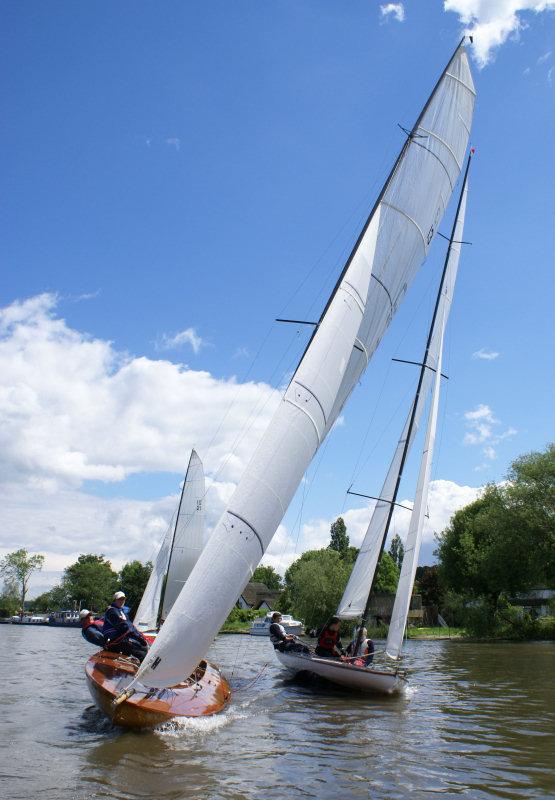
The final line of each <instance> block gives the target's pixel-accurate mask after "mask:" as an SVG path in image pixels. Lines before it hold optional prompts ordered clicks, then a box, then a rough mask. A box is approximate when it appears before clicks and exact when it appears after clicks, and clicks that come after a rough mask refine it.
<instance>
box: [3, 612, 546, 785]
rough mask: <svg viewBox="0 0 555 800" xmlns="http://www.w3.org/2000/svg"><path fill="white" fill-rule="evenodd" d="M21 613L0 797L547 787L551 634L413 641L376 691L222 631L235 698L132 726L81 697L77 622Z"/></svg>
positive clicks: (7, 677)
mask: <svg viewBox="0 0 555 800" xmlns="http://www.w3.org/2000/svg"><path fill="white" fill-rule="evenodd" d="M18 627H19V626H7V625H4V626H0V637H1V641H0V652H1V653H3V654H4V657H3V658H2V662H1V664H0V692H1V693H2V696H1V702H2V707H3V722H4V731H6V732H7V736H6V737H5V738H6V745H5V746H4V747H3V748H2V750H0V758H1V759H2V762H3V768H2V770H1V772H2V775H1V776H0V781H1V785H0V789H1V791H2V795H3V796H4V797H6V798H10V800H31V798H32V800H35V798H36V797H39V796H40V797H41V800H94V799H95V798H116V799H117V800H120V799H121V800H140V799H141V798H151V800H152V798H164V799H166V798H167V800H205V799H206V800H220V798H225V800H235V798H237V800H259V798H261V797H264V798H265V800H283V798H305V797H306V798H318V800H328V798H329V800H331V799H332V798H333V800H336V799H337V798H338V797H342V796H348V797H349V798H364V800H367V798H369V797H372V798H373V800H374V799H375V800H381V798H396V799H397V798H404V797H408V796H409V795H410V797H411V800H424V798H426V799H428V798H429V796H430V795H435V794H441V795H446V796H451V795H458V794H463V795H465V796H466V797H471V798H472V800H491V798H498V797H504V798H517V797H518V798H519V799H520V798H523V799H525V798H542V797H550V796H555V785H554V783H553V777H552V770H551V761H552V752H553V750H554V748H553V730H554V728H555V724H554V723H555V688H554V683H555V682H553V681H552V680H551V681H550V680H549V676H550V675H551V676H553V662H554V656H555V645H553V644H552V643H536V644H534V643H532V644H531V643H526V644H524V645H522V646H520V645H505V644H501V643H498V644H497V643H496V644H488V645H484V646H477V645H476V644H474V643H472V644H471V643H464V642H448V641H443V642H425V643H424V642H422V643H420V642H409V643H408V647H407V653H406V663H407V665H408V668H409V671H410V673H411V676H412V677H411V682H410V684H409V686H408V688H407V689H406V691H405V692H404V693H403V694H402V695H398V696H395V697H386V698H382V697H360V696H356V695H351V694H349V693H347V692H321V693H317V692H315V691H314V689H313V688H310V687H309V686H299V685H298V684H295V683H291V682H290V681H288V680H286V679H285V676H284V673H283V672H282V670H281V668H280V666H279V664H278V663H277V662H276V661H274V660H273V652H272V649H271V646H270V645H269V643H268V641H266V640H260V639H257V638H255V637H248V636H246V637H241V636H238V637H222V638H221V639H220V640H218V641H217V643H216V647H215V648H214V649H213V652H212V659H213V660H214V661H215V662H216V663H218V664H219V665H220V666H221V667H222V668H223V671H224V674H227V675H228V676H231V686H232V688H233V690H234V692H233V695H232V702H231V704H230V706H229V707H228V708H227V709H226V710H225V711H224V712H223V713H222V714H220V715H217V716H214V717H207V718H200V719H189V720H183V721H179V722H174V723H170V724H168V725H166V726H164V727H163V728H160V729H159V730H156V731H145V732H142V733H136V732H130V731H124V730H122V729H120V728H114V727H112V725H111V724H110V723H109V722H108V721H107V720H106V719H105V718H104V717H103V716H102V715H101V714H100V712H98V711H97V710H96V709H95V708H94V707H91V702H90V696H89V694H88V691H87V688H86V684H85V680H84V664H85V661H86V658H87V657H88V655H89V654H90V652H91V649H90V648H89V647H88V646H87V645H86V643H85V642H84V641H83V639H82V637H81V636H80V635H79V631H75V630H63V629H50V630H45V631H42V630H37V629H35V631H33V630H32V629H24V630H21V629H20V630H17V628H18ZM10 628H13V629H15V630H10ZM3 629H7V630H3ZM24 645H25V646H24ZM7 653H9V654H10V657H9V658H6V654H7ZM264 665H266V666H265V668H264V669H262V668H263V667H264ZM22 753H25V754H29V753H32V760H33V770H32V771H30V770H29V771H26V772H25V774H24V775H22V774H20V771H19V769H18V768H19V767H20V765H21V754H22Z"/></svg>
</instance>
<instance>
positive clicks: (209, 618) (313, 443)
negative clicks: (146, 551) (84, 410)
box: [137, 46, 474, 687]
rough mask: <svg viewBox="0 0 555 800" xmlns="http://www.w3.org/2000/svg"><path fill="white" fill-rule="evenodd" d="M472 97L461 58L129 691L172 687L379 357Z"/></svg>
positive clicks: (411, 143) (457, 166)
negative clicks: (140, 685)
mask: <svg viewBox="0 0 555 800" xmlns="http://www.w3.org/2000/svg"><path fill="white" fill-rule="evenodd" d="M473 105H474V87H473V83H472V77H471V75H470V69H469V65H468V59H467V55H466V51H465V49H464V47H463V46H460V47H459V48H458V49H457V51H456V53H455V55H454V56H453V58H452V59H451V61H450V63H449V65H448V67H447V69H446V71H445V72H444V73H443V75H442V77H441V79H440V81H439V82H438V84H437V86H436V88H435V90H434V92H433V93H432V96H431V97H430V99H429V101H428V103H427V104H426V106H425V109H424V112H423V113H422V114H421V115H420V117H419V120H418V122H417V124H416V126H415V128H414V129H413V131H412V132H411V134H410V136H409V137H408V139H407V141H406V143H405V145H404V147H403V150H402V153H401V155H400V157H399V159H398V161H397V163H396V166H395V168H394V170H393V172H392V174H391V175H390V177H389V179H388V181H387V183H386V186H385V188H384V190H383V191H382V193H381V195H380V198H379V201H378V203H377V204H376V206H375V207H374V209H373V211H372V213H371V215H370V217H369V219H368V222H367V224H366V226H365V228H364V230H363V231H362V233H361V235H360V237H359V240H358V242H357V244H356V246H355V248H354V250H353V253H352V254H351V256H350V258H349V261H348V262H347V265H346V267H345V270H344V271H343V274H342V276H341V278H340V280H339V282H338V285H337V287H336V289H335V291H334V293H333V295H332V297H331V298H330V301H329V303H328V305H327V307H326V310H325V312H324V314H323V316H322V318H321V320H320V322H319V325H318V327H317V329H316V331H315V332H314V335H313V337H312V339H311V341H310V344H309V346H308V348H307V350H306V352H305V354H304V356H303V358H302V359H301V362H300V364H299V366H298V368H297V370H296V372H295V374H294V376H293V379H292V381H291V383H290V385H289V387H288V389H287V391H286V393H285V396H284V398H283V400H282V402H281V403H280V406H279V407H278V409H277V411H276V413H275V415H274V417H273V419H272V420H271V422H270V424H269V426H268V428H267V430H266V433H265V434H264V436H263V438H262V440H261V442H260V444H259V446H258V448H257V450H256V452H255V454H254V456H253V458H252V459H251V462H250V463H249V465H248V466H247V469H246V470H245V473H244V475H243V477H242V478H241V481H240V482H239V484H238V486H237V489H236V490H235V493H234V494H233V496H232V498H231V501H230V503H229V505H228V507H227V509H226V510H225V512H224V514H223V515H222V517H221V519H220V521H219V523H218V525H217V526H216V528H215V529H214V532H213V534H212V537H211V539H210V541H209V542H208V544H207V545H206V547H205V549H204V551H203V553H202V555H201V556H200V558H199V560H198V562H197V565H196V567H195V569H194V570H193V572H192V573H191V575H190V577H189V580H188V581H187V584H186V585H185V587H184V589H183V591H182V592H181V594H180V596H179V597H178V599H177V601H176V603H175V604H174V607H173V609H172V611H171V613H170V615H169V616H168V619H167V620H166V623H165V624H164V627H163V629H162V631H161V634H160V636H159V637H158V638H157V640H156V642H155V643H154V645H153V647H152V648H151V650H150V651H149V653H148V655H147V657H146V659H145V660H144V661H143V664H142V666H141V668H140V670H139V671H138V673H137V680H140V681H142V682H143V683H144V684H146V685H148V686H153V687H164V686H171V685H173V684H175V683H177V682H179V681H180V680H181V679H182V678H183V677H184V676H185V675H187V674H189V673H190V672H191V671H192V670H193V669H194V668H195V667H196V665H197V664H198V662H199V660H200V659H201V658H202V656H203V655H204V654H205V652H206V650H207V649H208V647H209V646H210V644H211V642H212V640H213V639H214V637H215V635H216V634H217V633H218V630H219V629H220V626H221V624H222V622H223V621H224V619H225V617H226V616H227V614H228V613H229V610H230V609H231V608H232V606H233V605H234V603H235V601H236V599H237V597H238V596H239V593H240V592H241V590H242V588H243V587H244V586H245V584H246V583H247V582H248V580H249V578H250V576H251V575H252V573H253V571H254V569H255V568H256V566H257V564H258V563H259V561H260V558H261V556H262V555H263V553H264V552H265V550H266V547H267V546H268V544H269V542H270V540H271V538H272V536H273V535H274V533H275V531H276V529H277V526H278V525H279V523H280V521H281V519H282V517H283V515H284V514H285V511H286V509H287V507H288V505H289V503H290V502H291V499H292V498H293V495H294V494H295V491H296V490H297V487H298V486H299V483H300V481H301V479H302V476H303V474H304V472H305V470H306V468H307V466H308V464H309V463H310V461H311V459H312V458H313V456H314V454H315V453H316V451H317V450H318V447H319V446H320V444H321V443H322V441H323V439H324V438H325V436H326V434H327V433H328V431H329V430H330V428H331V427H332V425H333V423H334V422H335V420H336V419H337V415H338V414H339V412H340V410H341V408H342V406H343V404H344V403H345V401H346V399H347V397H348V396H349V394H350V392H351V391H352V389H353V387H354V386H355V385H356V383H357V382H358V380H359V378H360V375H361V374H362V372H363V371H364V368H365V367H366V365H367V363H368V361H369V359H370V356H371V355H372V354H373V352H374V350H375V349H376V347H377V346H378V343H379V342H380V340H381V338H382V336H383V334H384V332H385V330H386V328H387V326H388V325H389V323H390V321H391V319H392V317H393V315H394V313H395V311H396V310H397V308H398V306H399V304H400V302H401V300H402V298H403V297H404V295H405V293H406V291H407V289H408V286H409V285H410V283H411V282H412V280H413V278H414V276H415V273H416V271H417V269H418V267H419V266H420V264H421V263H422V261H423V260H424V258H425V256H426V253H427V250H428V247H429V246H430V244H431V241H432V239H433V238H434V235H435V233H436V230H437V226H438V224H439V222H440V220H441V218H442V216H443V213H444V211H445V207H446V205H447V203H448V202H449V198H450V197H451V193H452V191H453V187H454V185H455V183H456V180H457V178H458V175H459V173H460V170H461V164H462V160H463V157H464V152H465V150H466V147H467V143H468V137H469V132H470V124H471V119H472V110H473Z"/></svg>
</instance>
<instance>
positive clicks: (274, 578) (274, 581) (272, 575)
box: [250, 564, 283, 590]
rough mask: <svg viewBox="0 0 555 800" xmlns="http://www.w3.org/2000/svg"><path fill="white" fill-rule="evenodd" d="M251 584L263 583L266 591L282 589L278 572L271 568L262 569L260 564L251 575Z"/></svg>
mask: <svg viewBox="0 0 555 800" xmlns="http://www.w3.org/2000/svg"><path fill="white" fill-rule="evenodd" d="M250 582H251V583H265V584H266V586H267V587H268V589H272V590H277V589H281V588H282V587H283V581H282V578H281V575H280V574H279V572H276V571H275V569H274V568H273V567H271V566H268V567H264V566H262V564H261V565H260V566H259V567H257V568H256V569H255V571H254V572H253V573H252V578H251V580H250Z"/></svg>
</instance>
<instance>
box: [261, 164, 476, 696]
mask: <svg viewBox="0 0 555 800" xmlns="http://www.w3.org/2000/svg"><path fill="white" fill-rule="evenodd" d="M469 165H470V157H469V159H468V164H467V168H466V172H465V177H464V181H463V186H462V190H461V195H460V199H459V204H458V208H457V214H456V217H455V223H454V225H453V231H452V234H451V239H450V242H449V248H448V251H447V256H446V259H445V264H444V269H443V274H442V278H441V283H440V287H439V291H438V296H437V300H436V307H435V310H434V315H433V319H432V325H431V328H430V332H429V335H428V342H427V345H426V352H425V355H424V359H423V361H422V364H421V372H420V380H419V382H418V388H417V391H416V396H415V399H414V402H413V404H412V406H411V409H410V411H409V415H408V418H407V421H406V423H405V425H404V427H403V432H402V434H401V437H400V439H399V442H398V444H397V447H396V450H395V454H394V457H393V460H392V463H391V466H390V468H389V471H388V475H387V477H386V480H385V483H384V486H383V488H382V491H381V493H380V497H379V499H378V502H377V504H376V507H375V510H374V513H373V515H372V519H371V521H370V524H369V526H368V530H367V533H366V536H365V538H364V541H363V543H362V547H361V549H360V552H359V556H358V558H357V561H356V562H355V565H354V567H353V571H352V574H351V577H350V579H349V582H348V583H347V586H346V588H345V592H344V594H343V597H342V598H341V601H340V604H339V609H338V611H337V617H339V618H341V619H358V618H360V619H362V623H361V625H360V629H361V628H362V627H363V626H365V625H366V624H367V619H368V614H369V608H370V601H371V597H372V588H371V587H373V584H374V580H375V576H376V574H377V571H378V569H379V564H380V558H381V553H382V552H383V549H384V545H385V542H386V539H387V535H388V532H389V522H390V521H391V516H392V512H393V507H394V505H395V500H396V497H397V489H398V487H399V483H400V479H401V474H402V470H403V466H404V464H405V460H406V457H407V455H408V452H409V450H410V446H411V444H412V441H413V440H414V436H415V433H416V428H417V427H418V424H419V421H420V416H421V413H422V410H423V406H424V403H425V402H426V396H427V394H428V391H427V390H428V389H429V386H430V383H431V377H432V374H433V373H435V380H434V386H433V391H432V402H431V406H430V413H429V417H428V425H427V430H426V438H425V444H424V450H423V454H422V460H421V466H420V473H419V478H418V485H417V490H416V498H415V502H414V506H413V509H412V514H411V522H410V525H409V532H408V535H407V542H406V549H405V556H404V559H403V566H402V569H401V575H400V577H399V584H398V588H397V594H396V597H395V603H394V606H393V613H392V616H391V623H390V626H389V633H388V638H387V643H386V648H385V655H386V658H389V659H392V660H397V659H398V657H399V654H400V651H401V647H402V643H403V636H404V632H405V627H406V624H407V617H408V611H409V606H410V598H411V595H412V589H413V585H414V576H415V572H416V565H417V563H418V555H419V551H420V542H421V538H422V529H423V523H424V510H425V507H426V499H427V493H428V485H429V478H430V467H431V460H432V454H433V446H434V439H435V430H436V423H437V411H438V403H439V385H440V380H441V363H442V351H443V337H444V332H445V326H446V323H447V318H448V315H449V310H450V306H451V299H452V295H453V289H454V285H455V279H456V274H457V268H458V262H459V254H460V245H461V243H462V231H463V223H464V214H465V208H466V194H467V177H468V168H469ZM364 600H366V603H365V605H363V603H364ZM276 655H277V658H278V659H279V661H280V662H281V663H282V664H283V666H284V667H286V669H288V671H289V672H290V673H292V674H293V675H296V674H299V673H302V672H308V673H311V674H314V675H317V676H319V677H321V678H325V679H326V680H327V681H330V682H332V683H335V684H339V685H340V686H344V687H347V688H349V689H352V690H355V691H362V692H376V693H382V694H383V693H386V694H392V693H394V692H397V691H400V690H402V689H403V688H404V686H406V685H407V679H406V676H405V673H404V672H401V671H400V670H399V668H398V667H397V668H395V669H389V668H386V669H385V670H383V669H382V670H380V669H376V668H375V667H373V666H371V665H369V666H365V665H364V663H363V661H364V660H363V659H362V658H359V659H356V658H355V659H323V658H319V657H318V656H316V655H314V654H312V653H311V654H301V653H296V652H291V651H285V652H280V651H279V650H276Z"/></svg>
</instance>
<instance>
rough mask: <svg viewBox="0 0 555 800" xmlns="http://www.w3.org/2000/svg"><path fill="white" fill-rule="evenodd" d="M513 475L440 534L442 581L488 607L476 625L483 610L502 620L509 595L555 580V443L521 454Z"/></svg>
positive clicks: (474, 622)
mask: <svg viewBox="0 0 555 800" xmlns="http://www.w3.org/2000/svg"><path fill="white" fill-rule="evenodd" d="M507 478H508V481H507V483H505V484H502V485H500V486H495V485H488V486H486V487H485V489H484V491H483V493H482V496H481V497H479V498H478V499H477V500H475V501H474V502H473V503H470V504H469V505H468V506H466V507H465V508H463V509H461V510H460V511H458V512H457V513H456V514H455V515H454V516H453V517H452V518H451V522H450V524H449V526H448V527H447V528H446V529H445V530H444V531H443V532H442V533H441V534H439V535H436V539H437V542H438V549H437V551H436V553H437V555H438V556H439V579H440V583H441V584H442V585H443V586H445V587H446V588H447V589H449V590H451V591H452V592H456V593H459V594H460V595H462V597H463V598H466V600H470V599H473V600H474V601H477V602H478V603H479V602H482V601H483V603H484V604H485V605H484V607H483V608H487V609H488V611H487V612H486V611H484V610H483V609H482V611H477V612H476V613H475V614H474V618H476V619H474V618H473V619H472V620H471V624H472V625H473V629H474V630H476V625H477V624H478V623H479V619H478V617H479V615H480V614H482V615H483V614H484V613H487V614H489V616H490V619H492V620H494V622H495V620H498V621H499V620H500V619H501V615H500V613H501V609H503V608H505V607H506V604H507V597H509V598H510V597H513V596H515V595H516V594H518V593H519V592H523V591H526V590H528V589H530V588H531V587H532V586H534V585H535V584H537V583H542V582H547V583H552V582H553V581H554V580H555V573H554V561H553V552H554V550H555V547H554V545H555V488H554V486H555V446H554V445H548V447H547V449H546V451H545V452H543V453H529V454H528V455H526V456H521V457H520V458H518V459H517V460H516V461H514V462H513V463H512V464H511V467H510V469H509V472H508V475H507ZM473 607H474V608H478V606H476V604H474V606H473ZM498 612H499V614H498ZM503 613H504V614H505V616H506V613H505V612H503ZM470 616H472V615H470Z"/></svg>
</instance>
